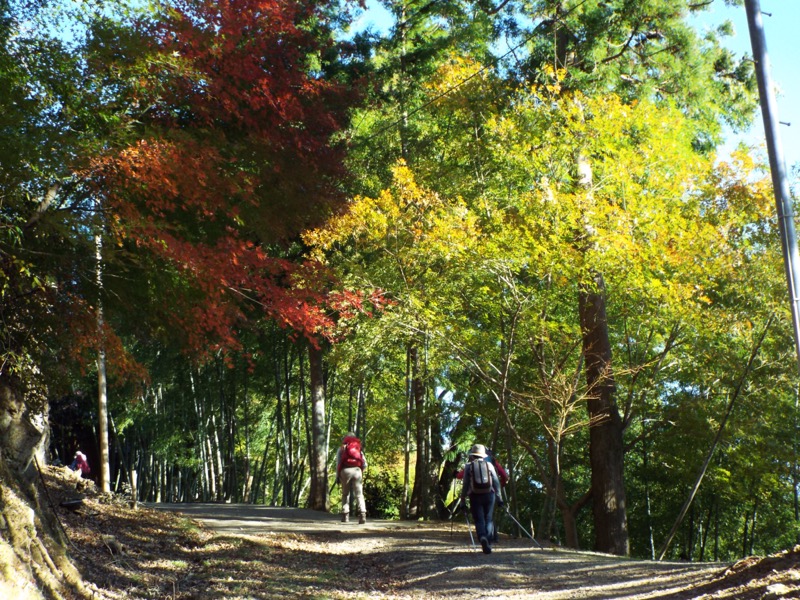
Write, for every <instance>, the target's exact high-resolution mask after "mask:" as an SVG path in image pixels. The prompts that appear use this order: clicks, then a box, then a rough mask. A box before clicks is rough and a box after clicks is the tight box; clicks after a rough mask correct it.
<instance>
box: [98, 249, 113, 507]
mask: <svg viewBox="0 0 800 600" xmlns="http://www.w3.org/2000/svg"><path fill="white" fill-rule="evenodd" d="M95 258H96V259H97V271H96V273H95V275H96V277H97V333H98V335H99V338H100V344H99V348H98V352H97V418H98V421H99V423H98V424H99V428H98V435H99V438H100V439H99V440H98V446H99V449H100V464H99V465H98V467H99V471H100V490H101V491H102V492H104V493H107V494H108V493H110V492H111V468H110V458H109V452H108V385H107V380H106V352H105V345H104V342H103V339H104V335H103V327H104V321H103V300H102V291H103V237H102V236H101V235H100V234H98V235H96V236H95Z"/></svg>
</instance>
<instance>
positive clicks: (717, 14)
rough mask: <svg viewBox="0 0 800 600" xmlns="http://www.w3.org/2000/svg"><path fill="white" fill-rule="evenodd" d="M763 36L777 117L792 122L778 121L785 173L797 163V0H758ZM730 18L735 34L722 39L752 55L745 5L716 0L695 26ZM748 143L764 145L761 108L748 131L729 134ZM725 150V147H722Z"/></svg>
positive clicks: (799, 2)
mask: <svg viewBox="0 0 800 600" xmlns="http://www.w3.org/2000/svg"><path fill="white" fill-rule="evenodd" d="M760 4H761V12H762V13H769V14H762V21H763V25H764V38H765V40H766V46H767V53H768V57H769V62H770V74H771V77H772V83H773V84H774V86H775V88H776V99H777V108H778V114H777V118H778V120H780V121H783V122H785V123H790V124H791V125H780V126H779V131H778V135H779V137H780V140H781V145H782V147H783V154H784V158H785V159H786V169H787V173H788V172H789V170H790V169H791V168H792V166H793V165H798V167H800V0H761V2H760ZM770 15H771V16H770ZM726 20H728V21H731V23H733V26H734V30H735V35H734V36H732V37H730V38H727V39H726V40H725V41H724V42H723V43H724V44H725V46H726V47H728V48H730V49H731V50H733V51H734V52H736V54H737V55H742V54H747V55H748V56H751V55H752V50H751V46H750V33H749V31H748V28H747V12H746V11H745V9H744V7H743V6H742V7H726V6H725V5H724V4H723V2H722V0H715V2H714V3H713V4H712V6H711V8H710V9H709V10H707V11H706V12H705V13H704V14H703V15H702V16H701V18H700V19H699V20H698V26H699V27H704V26H706V27H707V26H713V25H718V24H720V23H722V22H723V21H726ZM739 139H741V140H743V141H744V142H745V143H747V144H750V145H764V144H765V141H764V127H763V121H762V118H761V112H760V111H759V113H758V118H757V119H756V120H755V123H754V124H753V126H752V127H751V128H750V131H748V132H746V133H744V134H742V135H739V136H731V140H730V144H729V146H734V145H735V143H736V141H737V140H739ZM723 151H724V149H723Z"/></svg>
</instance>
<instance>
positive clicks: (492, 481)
mask: <svg viewBox="0 0 800 600" xmlns="http://www.w3.org/2000/svg"><path fill="white" fill-rule="evenodd" d="M487 457H488V454H487V453H486V447H485V446H483V445H482V444H475V445H474V446H472V448H471V449H470V451H469V462H468V463H467V464H466V466H465V467H464V485H463V486H462V487H461V499H460V500H459V503H458V508H460V509H465V508H466V499H467V498H469V507H470V512H471V513H472V518H473V519H474V521H475V533H476V534H477V535H478V539H479V540H480V542H481V548H482V549H483V552H484V553H485V554H491V552H492V546H491V544H490V542H489V540H490V539H491V537H492V533H493V531H494V521H493V515H494V505H495V504H497V505H498V506H503V497H502V496H501V494H500V479H499V478H498V477H497V471H496V470H495V468H494V465H493V464H492V463H491V462H489V461H488V460H486V459H487Z"/></svg>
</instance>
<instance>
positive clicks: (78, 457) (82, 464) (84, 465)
mask: <svg viewBox="0 0 800 600" xmlns="http://www.w3.org/2000/svg"><path fill="white" fill-rule="evenodd" d="M69 468H70V469H72V470H73V471H78V470H80V472H81V477H86V476H87V475H89V473H90V472H91V469H90V468H89V461H88V460H86V455H85V454H84V453H83V452H81V451H80V450H78V451H77V452H76V453H75V458H74V460H73V461H72V464H71V465H70V466H69Z"/></svg>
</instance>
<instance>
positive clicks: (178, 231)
mask: <svg viewBox="0 0 800 600" xmlns="http://www.w3.org/2000/svg"><path fill="white" fill-rule="evenodd" d="M322 7H323V5H321V4H320V3H315V2H303V1H296V0H223V1H216V0H213V1H212V0H200V1H193V0H178V1H177V2H174V3H173V6H172V9H171V10H170V11H169V12H168V13H167V16H166V17H165V18H164V19H161V20H159V21H157V22H154V23H152V24H150V25H149V26H148V33H149V35H150V38H149V39H151V40H152V43H153V46H152V48H151V50H150V56H151V59H150V61H149V64H150V68H149V72H148V75H147V77H146V78H145V82H144V84H143V86H142V87H143V90H144V92H143V97H146V98H148V99H149V100H148V102H149V103H150V106H149V108H148V109H147V110H146V111H145V112H144V114H145V115H146V118H145V119H144V120H142V127H141V130H140V134H141V135H139V136H138V138H137V139H136V140H135V141H134V142H132V143H130V144H128V145H127V146H125V147H124V148H122V149H116V150H114V151H112V152H109V153H107V154H106V155H105V156H104V157H103V158H102V159H99V160H98V161H97V162H96V163H95V165H93V169H92V173H91V177H92V180H93V181H94V183H95V185H96V189H97V190H98V193H99V194H100V195H101V196H102V197H103V202H104V208H105V210H106V212H107V214H109V215H111V217H110V218H108V219H107V220H106V222H107V225H108V228H109V230H110V231H111V233H112V234H113V235H114V236H115V237H116V238H117V239H118V240H119V243H125V244H128V245H135V247H136V249H137V251H140V252H142V251H146V252H149V253H151V254H152V255H153V256H155V257H157V258H158V260H159V261H161V262H162V264H163V265H164V267H165V268H168V269H170V270H171V271H173V272H174V273H175V275H176V283H175V286H174V288H173V289H171V290H163V291H162V293H163V294H165V295H167V294H169V295H170V296H171V297H170V299H169V308H168V312H169V319H170V321H171V322H172V323H175V324H177V325H178V328H177V329H178V330H180V331H181V332H183V333H184V334H185V338H184V341H185V343H186V345H187V347H189V348H191V349H194V350H196V351H214V350H217V349H220V348H237V347H238V341H237V338H236V331H237V327H239V326H241V324H242V323H243V322H245V321H246V320H247V318H248V317H250V316H252V312H253V311H257V313H256V314H257V315H258V316H260V315H266V316H269V317H271V318H274V319H276V320H277V321H278V322H279V323H281V324H282V325H284V326H287V327H290V328H292V329H293V330H295V331H296V332H298V333H300V334H302V335H305V336H306V337H308V338H309V339H310V340H312V341H314V342H315V341H316V340H317V339H318V338H320V337H326V336H330V335H332V331H333V325H334V319H335V318H336V316H337V315H342V314H346V312H347V311H348V310H350V309H356V310H358V309H359V308H360V307H363V304H362V303H363V302H364V298H365V297H364V295H362V294H357V293H355V292H336V293H334V292H331V291H330V290H331V289H333V288H334V287H335V285H334V284H333V282H332V281H331V280H330V277H329V275H328V274H326V273H325V272H324V270H322V269H321V267H320V266H319V265H312V264H308V263H305V264H299V263H297V262H294V261H290V260H287V259H285V258H280V257H279V253H277V252H276V251H275V249H277V248H281V247H282V246H281V244H284V243H285V242H286V241H287V240H290V239H292V237H293V236H295V235H296V234H297V233H298V232H299V231H300V230H301V229H302V228H304V227H307V226H311V225H313V224H315V223H316V222H318V220H319V219H321V218H324V216H325V215H326V214H330V212H331V211H335V210H337V208H338V207H339V206H340V205H341V202H342V195H341V193H340V191H339V184H340V182H341V178H342V177H343V175H344V169H343V167H342V148H341V147H337V146H336V145H335V144H333V143H332V141H331V140H332V136H333V135H334V134H335V133H336V132H337V131H338V130H340V129H341V127H342V124H343V122H344V115H345V109H346V108H347V107H348V105H349V104H350V103H351V102H352V99H353V98H354V94H353V89H352V88H351V87H348V86H345V85H343V84H340V83H337V82H335V81H332V80H331V79H329V78H326V77H324V76H323V74H322V72H321V70H320V68H319V67H316V66H315V65H318V64H321V63H320V60H321V58H320V57H321V56H322V55H323V54H324V52H325V51H326V49H327V46H328V45H330V44H332V43H333V42H332V41H331V38H330V36H329V35H328V33H327V32H326V29H325V27H324V18H323V14H322ZM152 57H155V58H152ZM142 102H144V100H142ZM373 301H374V302H376V303H378V302H379V298H378V297H374V298H373Z"/></svg>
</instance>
